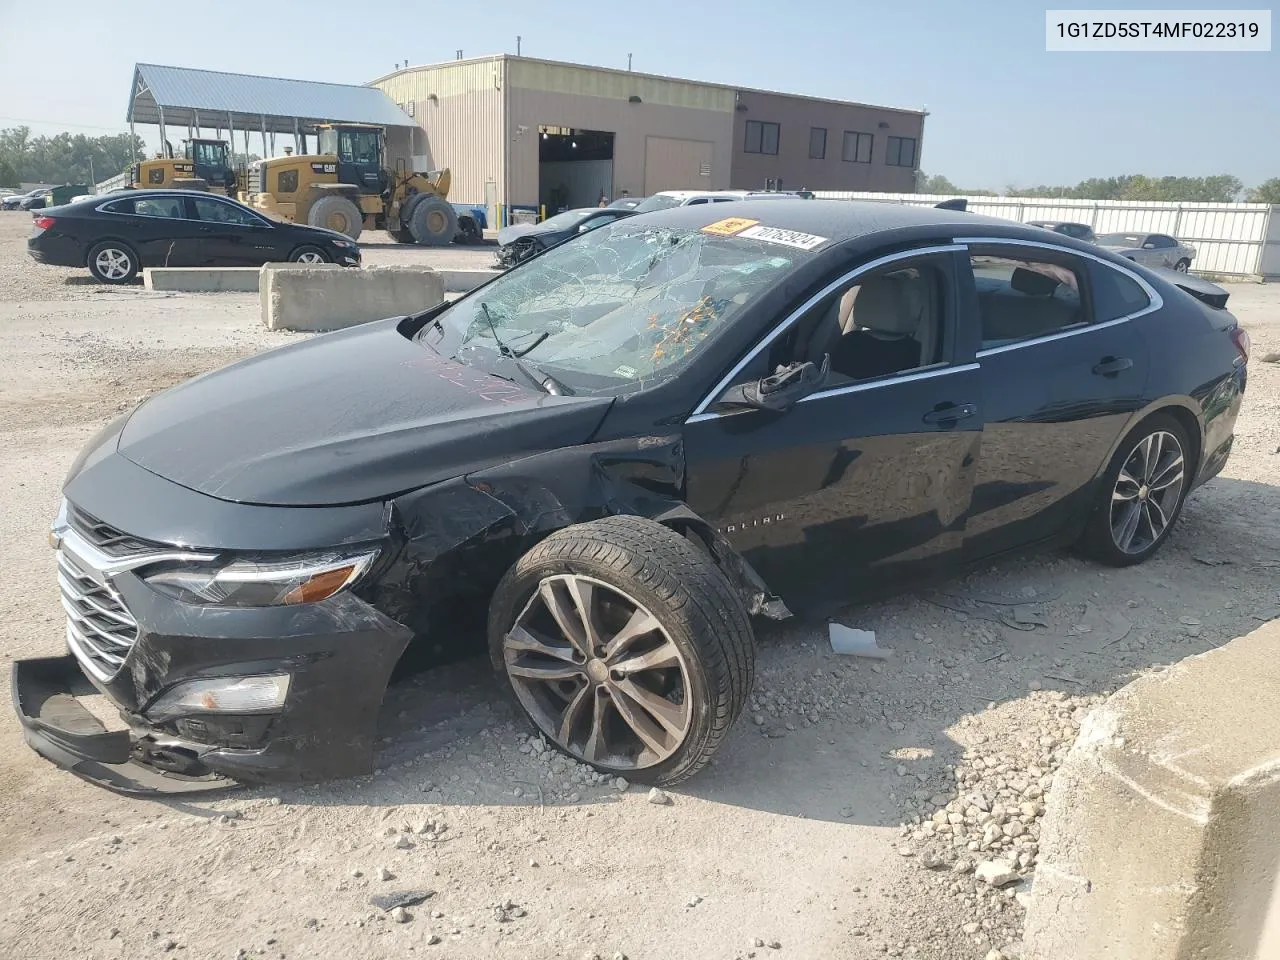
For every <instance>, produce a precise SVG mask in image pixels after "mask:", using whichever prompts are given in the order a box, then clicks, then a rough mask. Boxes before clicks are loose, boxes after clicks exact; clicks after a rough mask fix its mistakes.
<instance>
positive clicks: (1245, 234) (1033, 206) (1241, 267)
mask: <svg viewBox="0 0 1280 960" xmlns="http://www.w3.org/2000/svg"><path fill="white" fill-rule="evenodd" d="M817 196H819V197H821V198H823V199H826V200H875V201H879V202H882V203H905V204H910V205H912V206H917V207H931V206H933V205H934V204H936V203H941V202H942V201H943V200H951V199H953V197H952V196H951V195H942V194H937V195H935V194H925V193H860V192H850V191H845V190H822V191H818V192H817ZM968 201H969V211H970V212H971V213H980V214H985V215H987V216H992V217H1001V218H1003V219H1005V220H1017V221H1018V222H1020V223H1025V222H1026V221H1028V220H1071V221H1074V222H1076V223H1087V224H1089V225H1090V226H1091V227H1093V229H1094V232H1095V233H1099V234H1103V233H1119V232H1121V231H1126V232H1127V231H1131V230H1132V231H1143V232H1150V233H1167V234H1169V235H1170V236H1173V237H1177V238H1178V239H1179V240H1185V241H1186V242H1187V243H1190V244H1191V245H1192V246H1193V247H1195V248H1196V259H1195V263H1194V264H1192V268H1193V269H1194V270H1195V271H1196V272H1198V273H1213V274H1223V275H1227V276H1236V277H1248V278H1252V279H1256V278H1259V277H1261V278H1263V279H1273V280H1274V279H1280V206H1274V205H1268V204H1265V203H1167V202H1160V201H1154V200H1152V201H1145V200H1065V199H1061V200H1059V199H1053V198H1045V197H969V198H968Z"/></svg>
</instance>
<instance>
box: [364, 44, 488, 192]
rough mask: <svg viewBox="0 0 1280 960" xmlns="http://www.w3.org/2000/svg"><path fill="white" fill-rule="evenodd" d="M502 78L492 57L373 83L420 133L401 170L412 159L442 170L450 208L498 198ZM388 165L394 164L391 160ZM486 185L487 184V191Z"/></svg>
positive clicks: (414, 69) (411, 71) (392, 158)
mask: <svg viewBox="0 0 1280 960" xmlns="http://www.w3.org/2000/svg"><path fill="white" fill-rule="evenodd" d="M503 72H504V63H503V59H502V58H500V57H494V58H488V59H485V60H460V61H457V62H455V63H446V64H439V65H436V66H430V67H411V68H409V69H408V70H403V71H400V72H399V73H394V74H392V75H390V76H387V77H383V78H382V79H380V80H375V81H374V82H373V86H376V87H379V88H380V89H382V90H383V91H384V92H385V93H386V94H387V96H389V97H390V98H391V99H392V100H394V101H396V102H397V103H399V104H401V105H402V107H403V109H404V110H405V111H406V112H408V113H409V114H410V115H411V116H412V117H413V119H415V120H416V121H417V122H418V124H419V126H420V127H421V128H422V129H423V130H424V131H425V135H424V134H418V135H417V137H416V141H417V142H416V144H415V145H413V146H412V148H411V152H410V153H409V154H408V155H406V156H404V157H403V159H404V160H405V162H406V164H411V163H412V156H413V155H414V154H417V155H419V156H422V155H425V156H426V159H427V166H428V167H430V168H432V169H439V168H441V167H448V168H449V170H450V173H451V175H452V177H453V186H452V187H451V188H450V190H449V199H450V200H452V201H454V202H455V203H484V202H485V201H486V198H487V197H488V196H496V197H497V198H498V199H499V200H500V199H501V197H502V181H503V149H502V147H503V144H502V107H503V90H502V87H503V82H504V81H503ZM393 146H396V147H398V148H399V149H404V146H403V145H398V144H391V143H389V144H388V152H389V153H390V150H391V149H392V148H393ZM388 159H389V161H390V162H392V163H394V162H395V160H396V159H397V155H390V156H389V158H388ZM486 183H491V184H492V186H490V187H489V188H488V190H487V191H486V186H485V185H486ZM491 216H492V213H491Z"/></svg>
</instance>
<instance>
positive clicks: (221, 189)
mask: <svg viewBox="0 0 1280 960" xmlns="http://www.w3.org/2000/svg"><path fill="white" fill-rule="evenodd" d="M242 179H243V178H242V177H239V176H237V175H236V170H235V168H234V167H233V166H232V165H231V149H230V147H228V146H227V144H226V142H225V141H223V140H184V141H182V156H181V157H175V156H174V155H173V147H172V146H170V145H169V143H167V142H166V143H165V153H164V154H163V155H161V156H159V157H152V158H151V159H150V160H143V161H141V162H140V163H135V164H134V165H133V186H134V189H142V188H144V187H150V188H152V189H156V188H159V187H165V188H173V189H176V190H205V191H208V192H209V193H220V194H222V195H224V196H227V197H234V196H236V194H237V193H238V192H240V191H241V190H243V189H244V184H243V183H242V182H241V181H242Z"/></svg>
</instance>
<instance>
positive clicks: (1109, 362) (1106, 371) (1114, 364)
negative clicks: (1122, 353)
mask: <svg viewBox="0 0 1280 960" xmlns="http://www.w3.org/2000/svg"><path fill="white" fill-rule="evenodd" d="M1132 366H1133V361H1132V360H1130V359H1129V358H1128V357H1103V358H1102V360H1101V361H1100V362H1098V363H1096V364H1094V367H1093V372H1094V373H1096V374H1098V376H1100V377H1114V376H1115V375H1116V374H1117V373H1119V372H1120V371H1121V370H1128V369H1129V368H1130V367H1132Z"/></svg>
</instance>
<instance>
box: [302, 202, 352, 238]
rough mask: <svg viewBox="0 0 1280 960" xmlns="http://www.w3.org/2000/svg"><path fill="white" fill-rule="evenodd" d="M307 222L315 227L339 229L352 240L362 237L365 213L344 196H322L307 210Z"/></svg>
mask: <svg viewBox="0 0 1280 960" xmlns="http://www.w3.org/2000/svg"><path fill="white" fill-rule="evenodd" d="M307 223H308V224H309V225H310V226H313V227H324V228H325V229H326V230H337V231H338V232H339V233H344V234H346V235H347V236H348V237H350V238H351V239H352V240H359V239H360V231H361V230H363V229H364V214H362V213H361V212H360V208H359V207H357V206H356V205H355V204H354V203H353V202H351V201H350V200H349V199H347V198H346V197H343V196H339V195H337V194H334V195H333V196H328V197H321V198H320V199H319V200H317V201H316V202H315V203H313V204H312V205H311V209H310V210H309V211H307Z"/></svg>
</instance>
